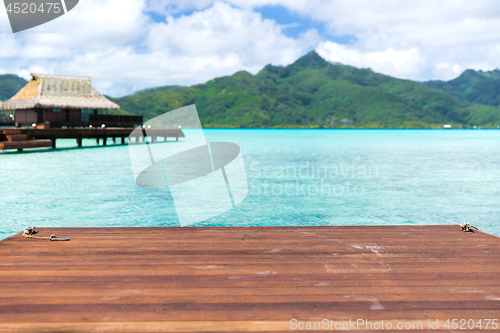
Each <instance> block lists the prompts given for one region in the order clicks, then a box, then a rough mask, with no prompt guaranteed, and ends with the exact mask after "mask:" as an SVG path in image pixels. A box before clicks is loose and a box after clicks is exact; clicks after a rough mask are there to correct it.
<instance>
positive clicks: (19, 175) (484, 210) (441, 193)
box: [0, 130, 500, 239]
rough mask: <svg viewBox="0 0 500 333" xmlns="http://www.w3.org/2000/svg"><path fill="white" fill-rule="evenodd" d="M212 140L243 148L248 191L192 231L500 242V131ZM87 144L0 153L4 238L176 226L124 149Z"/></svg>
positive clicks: (261, 133)
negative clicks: (445, 233)
mask: <svg viewBox="0 0 500 333" xmlns="http://www.w3.org/2000/svg"><path fill="white" fill-rule="evenodd" d="M185 133H186V138H185V139H183V140H189V130H185ZM205 136H206V138H207V140H208V141H213V142H216V141H225V142H233V143H236V144H238V145H239V146H240V147H241V152H242V154H243V159H244V162H245V168H246V173H247V178H248V187H249V193H248V196H247V198H246V199H245V200H244V201H243V202H242V203H241V204H239V205H238V206H236V207H235V208H233V209H230V210H229V211H227V212H225V213H223V214H221V215H219V216H216V217H213V218H211V219H209V220H207V221H203V222H200V223H197V224H194V225H195V226H261V225H262V226H271V225H391V224H392V225H403V224H409V225H413V224H419V225H422V224H424V225H430V224H457V225H458V224H460V223H461V222H468V223H470V224H472V225H475V226H477V227H478V228H479V229H480V230H483V231H486V232H489V233H492V234H495V235H500V131H498V130H205ZM83 144H84V147H86V148H82V149H77V148H74V147H75V146H76V142H75V140H58V141H57V145H58V147H59V148H58V149H57V150H55V151H51V150H38V151H31V152H23V153H17V152H4V153H0V198H1V200H0V239H2V238H5V237H7V236H9V235H12V234H14V233H16V232H19V231H21V230H23V229H24V228H25V227H27V226H32V225H35V226H38V227H48V226H53V227H56V226H57V227H109V226H116V227H117V226H127V227H135V226H165V227H169V226H178V225H179V220H178V218H177V214H176V210H175V206H174V203H173V200H172V196H171V194H170V191H169V190H148V189H143V188H140V187H138V186H137V185H136V184H135V180H134V176H133V174H132V169H131V163H130V159H129V152H128V148H127V146H120V145H116V146H113V145H112V143H111V141H110V142H109V144H110V146H108V147H102V146H101V147H95V140H84V143H83ZM176 144H179V143H177V142H167V143H155V145H165V146H167V147H168V146H169V145H176Z"/></svg>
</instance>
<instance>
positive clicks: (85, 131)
mask: <svg viewBox="0 0 500 333" xmlns="http://www.w3.org/2000/svg"><path fill="white" fill-rule="evenodd" d="M133 130H134V128H94V129H90V128H45V129H41V128H3V129H2V128H0V150H6V149H18V150H22V149H27V148H40V147H52V148H54V149H55V148H56V141H57V139H76V143H77V145H78V147H82V140H83V139H96V141H97V143H99V142H100V141H102V144H103V146H106V145H107V140H108V138H112V139H113V142H115V143H116V142H117V141H118V140H117V139H119V140H121V144H126V143H139V142H140V140H144V137H148V136H149V137H151V140H152V141H153V142H155V141H156V139H157V138H158V137H160V138H164V139H165V140H168V138H175V140H176V141H177V140H179V138H183V137H185V135H184V133H183V132H182V130H181V129H177V128H174V129H170V128H151V129H147V130H145V131H143V133H142V134H143V136H138V137H135V142H130V141H129V135H130V134H131V133H132V131H133ZM18 138H22V139H18Z"/></svg>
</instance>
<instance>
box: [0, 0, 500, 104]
mask: <svg viewBox="0 0 500 333" xmlns="http://www.w3.org/2000/svg"><path fill="white" fill-rule="evenodd" d="M498 17H500V2H498V1H493V0H475V1H465V0H442V1H439V2H436V1H434V0H416V1H411V2H408V1H399V0H381V1H371V0H352V1H338V0H307V1H306V0H225V1H212V0H188V1H176V0H85V1H80V3H79V4H78V5H77V6H76V7H75V8H74V9H73V10H72V11H71V12H69V13H68V14H66V15H64V16H62V17H60V18H58V19H56V20H54V21H52V22H49V23H47V24H45V25H43V26H40V27H37V28H33V29H31V30H30V31H27V32H25V33H18V34H12V33H9V30H10V26H9V22H8V19H7V16H6V12H5V11H3V8H1V9H0V31H1V32H2V33H0V45H1V46H2V47H0V74H2V73H14V74H18V75H20V76H23V77H25V78H29V77H30V73H51V74H62V75H85V76H91V77H92V80H93V84H94V85H95V86H96V87H97V88H98V89H99V90H100V91H102V92H103V93H106V94H109V95H112V96H122V95H125V94H129V93H132V92H134V91H137V90H139V89H143V88H146V87H154V86H161V85H174V84H178V85H192V84H197V83H202V82H206V81H208V80H210V79H212V78H214V77H219V76H224V75H231V74H233V73H235V72H237V71H240V70H246V71H249V72H250V73H253V74H255V73H257V72H258V71H259V70H260V69H262V68H263V67H264V66H265V65H267V64H274V65H283V66H285V65H288V64H290V63H292V62H294V61H295V60H296V59H298V58H299V57H300V56H302V55H304V54H305V53H307V52H308V51H310V50H316V51H317V52H318V53H319V54H320V56H322V57H323V58H325V59H326V60H328V61H333V62H340V63H344V64H349V65H352V66H356V67H361V68H366V67H370V68H372V69H373V70H374V71H376V72H379V73H383V74H386V75H391V76H394V77H398V78H404V79H412V80H420V81H423V80H429V79H444V80H449V79H452V78H455V77H457V76H458V75H460V73H461V72H463V71H464V70H465V69H468V68H472V69H481V70H492V69H494V68H498V67H500V20H498Z"/></svg>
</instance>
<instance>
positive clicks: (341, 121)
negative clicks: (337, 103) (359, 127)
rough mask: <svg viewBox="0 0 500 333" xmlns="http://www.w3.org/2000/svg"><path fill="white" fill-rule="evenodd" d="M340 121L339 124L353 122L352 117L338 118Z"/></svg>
mask: <svg viewBox="0 0 500 333" xmlns="http://www.w3.org/2000/svg"><path fill="white" fill-rule="evenodd" d="M340 123H341V124H344V125H345V124H352V123H353V121H352V119H348V118H343V119H340Z"/></svg>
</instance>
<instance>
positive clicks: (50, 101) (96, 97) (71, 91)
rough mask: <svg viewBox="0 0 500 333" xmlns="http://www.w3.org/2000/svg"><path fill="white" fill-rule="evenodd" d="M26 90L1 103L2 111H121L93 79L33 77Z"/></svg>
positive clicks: (53, 76) (58, 76) (36, 75)
mask: <svg viewBox="0 0 500 333" xmlns="http://www.w3.org/2000/svg"><path fill="white" fill-rule="evenodd" d="M31 76H32V79H31V81H30V82H28V83H27V84H26V85H25V86H24V88H23V89H21V90H19V92H18V93H17V94H16V95H15V96H14V97H12V98H11V99H9V100H8V101H5V102H3V103H1V104H0V109H4V110H22V109H33V108H65V109H108V110H112V109H119V108H120V106H119V105H118V104H116V103H113V102H111V101H110V100H108V99H107V98H106V97H104V96H102V95H101V94H99V92H98V91H97V90H95V89H94V87H92V85H91V84H90V77H85V76H60V75H45V74H31Z"/></svg>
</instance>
